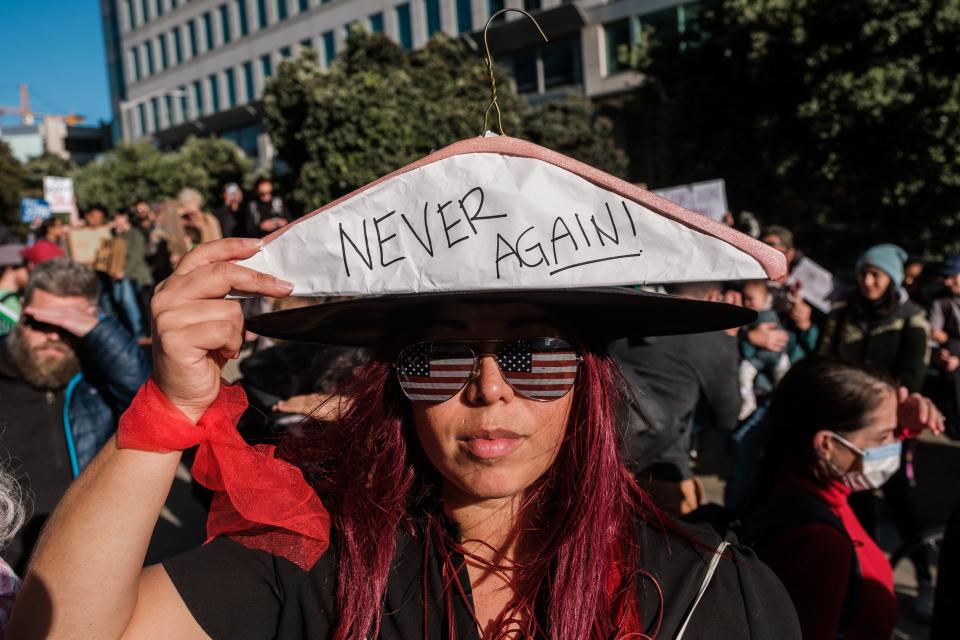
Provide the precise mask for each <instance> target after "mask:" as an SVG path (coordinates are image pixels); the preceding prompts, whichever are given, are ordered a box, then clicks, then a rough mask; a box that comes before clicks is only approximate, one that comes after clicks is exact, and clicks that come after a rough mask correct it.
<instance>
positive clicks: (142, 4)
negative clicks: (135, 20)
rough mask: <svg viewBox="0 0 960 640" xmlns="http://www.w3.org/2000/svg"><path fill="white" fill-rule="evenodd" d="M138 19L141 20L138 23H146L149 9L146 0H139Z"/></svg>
mask: <svg viewBox="0 0 960 640" xmlns="http://www.w3.org/2000/svg"><path fill="white" fill-rule="evenodd" d="M140 19H141V20H143V22H141V23H140V24H147V22H148V21H149V20H150V9H149V8H148V6H147V0H140Z"/></svg>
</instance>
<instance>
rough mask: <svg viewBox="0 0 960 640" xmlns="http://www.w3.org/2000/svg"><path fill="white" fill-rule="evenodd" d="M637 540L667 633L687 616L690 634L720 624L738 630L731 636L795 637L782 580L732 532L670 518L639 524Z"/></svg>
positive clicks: (674, 631)
mask: <svg viewBox="0 0 960 640" xmlns="http://www.w3.org/2000/svg"><path fill="white" fill-rule="evenodd" d="M638 542H639V545H640V558H641V562H640V565H641V567H642V569H643V570H644V572H645V573H649V574H650V577H652V578H653V579H654V580H656V582H657V585H658V588H659V591H660V592H662V594H663V611H664V616H663V630H664V631H667V632H668V637H675V636H676V634H677V632H678V631H679V629H680V628H681V627H682V626H683V624H684V623H685V622H687V617H688V616H689V621H688V627H687V633H689V634H690V636H689V637H704V636H706V634H708V633H711V632H713V631H714V630H715V629H718V628H725V629H737V630H738V631H737V632H736V634H737V635H734V636H731V638H734V637H735V638H744V639H754V638H783V639H791V638H797V639H799V638H800V631H799V623H798V622H797V615H796V611H795V610H794V607H793V604H792V603H791V601H790V598H789V596H788V595H787V592H786V590H785V589H784V588H783V585H782V584H781V583H780V581H779V580H778V579H777V577H776V576H775V575H774V574H773V572H772V571H771V570H770V569H769V568H768V567H767V566H766V565H765V564H764V563H763V562H761V561H760V560H759V559H758V558H757V556H756V554H755V553H754V552H753V550H752V549H750V548H749V547H747V546H744V545H741V544H739V543H738V542H737V540H736V537H735V536H734V535H732V534H730V533H728V534H723V535H722V534H720V533H719V532H717V531H716V530H715V529H714V528H713V527H712V526H710V525H708V524H691V523H685V522H678V521H674V522H671V523H669V524H667V525H664V526H661V525H659V524H658V525H653V524H650V523H647V524H641V525H640V526H639V527H638ZM691 610H692V611H693V613H692V614H691V613H690V612H691ZM671 634H672V635H671Z"/></svg>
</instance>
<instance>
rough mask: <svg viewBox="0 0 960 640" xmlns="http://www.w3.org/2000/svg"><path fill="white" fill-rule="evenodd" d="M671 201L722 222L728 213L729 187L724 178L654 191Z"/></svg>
mask: <svg viewBox="0 0 960 640" xmlns="http://www.w3.org/2000/svg"><path fill="white" fill-rule="evenodd" d="M654 193H655V194H657V195H658V196H663V197H664V198H666V199H667V200H669V201H670V202H675V203H676V204H678V205H680V206H681V207H684V208H686V209H690V210H691V211H696V212H697V213H700V214H703V215H705V216H707V217H708V218H710V219H711V220H716V221H717V222H722V221H723V218H724V217H725V216H726V215H727V211H729V209H728V208H727V188H726V185H725V184H724V182H723V180H708V181H706V182H695V183H693V184H683V185H680V186H677V187H668V188H666V189H659V190H657V191H654Z"/></svg>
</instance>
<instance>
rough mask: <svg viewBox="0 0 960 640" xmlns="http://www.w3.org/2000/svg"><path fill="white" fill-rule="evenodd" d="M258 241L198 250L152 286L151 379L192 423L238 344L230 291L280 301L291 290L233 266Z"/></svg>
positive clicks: (239, 326)
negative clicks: (152, 377) (152, 337)
mask: <svg viewBox="0 0 960 640" xmlns="http://www.w3.org/2000/svg"><path fill="white" fill-rule="evenodd" d="M259 247H260V241H259V240H256V239H250V238H228V239H225V240H217V241H214V242H209V243H206V244H203V245H200V246H199V247H197V248H196V249H194V250H193V251H191V252H190V253H188V254H187V255H185V256H184V257H183V259H182V260H181V261H180V262H179V264H178V265H177V268H176V270H175V271H174V273H173V275H171V276H170V277H169V278H167V279H166V280H164V281H163V282H162V283H160V285H159V286H158V287H157V290H156V292H155V293H154V296H153V301H152V303H151V308H152V312H153V319H154V326H155V328H156V329H155V333H154V346H153V375H154V378H155V379H156V381H157V384H158V385H159V386H160V389H161V390H162V391H163V393H164V394H165V395H166V396H167V398H168V399H169V400H170V402H172V403H173V404H174V406H176V407H177V408H178V409H180V410H181V411H183V413H184V414H186V415H187V417H189V418H190V419H191V420H194V421H196V420H199V419H200V416H202V415H203V412H204V411H206V409H207V407H209V406H210V405H211V404H212V403H213V401H214V400H215V399H216V397H217V395H218V393H219V392H220V373H221V371H222V370H223V367H224V365H225V364H226V362H227V360H229V359H231V358H235V357H236V356H237V355H238V354H239V352H240V347H241V346H242V345H243V313H242V311H241V310H240V303H239V301H237V300H224V296H226V295H227V294H228V293H230V292H231V291H238V292H242V293H249V294H253V295H264V296H271V297H285V296H288V295H290V293H291V292H292V291H293V286H292V285H291V284H290V283H288V282H284V281H282V280H279V279H278V278H274V277H273V276H269V275H266V274H264V273H259V272H257V271H254V270H252V269H247V268H246V267H241V266H240V265H237V264H234V263H233V262H231V260H241V259H243V258H249V257H250V256H252V255H254V254H255V253H256V252H257V250H258V249H259Z"/></svg>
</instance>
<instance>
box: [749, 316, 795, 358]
mask: <svg viewBox="0 0 960 640" xmlns="http://www.w3.org/2000/svg"><path fill="white" fill-rule="evenodd" d="M747 341H748V342H750V344H752V345H753V346H755V347H757V348H758V349H766V350H767V351H777V352H779V351H783V350H784V349H786V348H787V343H788V342H789V341H790V334H789V333H787V332H786V331H784V330H783V329H781V328H780V327H778V326H777V323H776V322H761V323H760V324H758V325H757V326H756V327H754V328H753V329H750V330H749V331H747Z"/></svg>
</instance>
